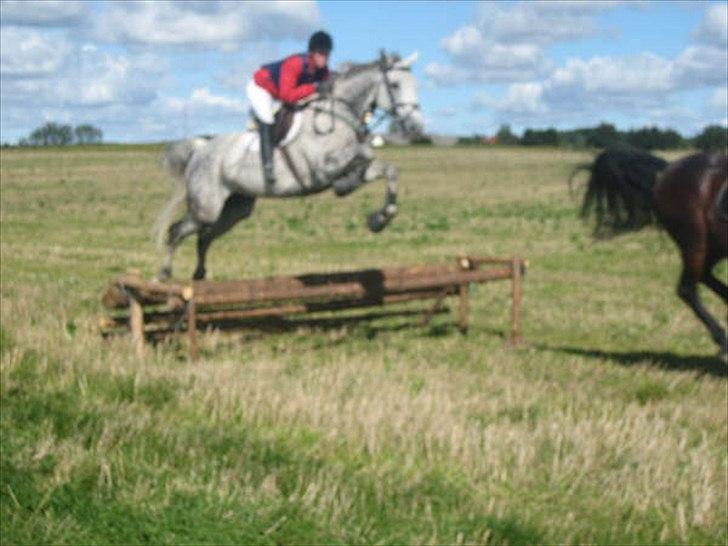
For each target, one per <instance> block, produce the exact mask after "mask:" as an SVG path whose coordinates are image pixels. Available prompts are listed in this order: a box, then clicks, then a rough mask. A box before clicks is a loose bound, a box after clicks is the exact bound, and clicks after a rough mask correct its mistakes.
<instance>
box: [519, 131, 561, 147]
mask: <svg viewBox="0 0 728 546" xmlns="http://www.w3.org/2000/svg"><path fill="white" fill-rule="evenodd" d="M521 144H523V145H525V146H558V145H559V132H558V131H557V130H556V129H554V128H553V127H550V128H548V129H526V130H525V131H524V132H523V137H522V138H521Z"/></svg>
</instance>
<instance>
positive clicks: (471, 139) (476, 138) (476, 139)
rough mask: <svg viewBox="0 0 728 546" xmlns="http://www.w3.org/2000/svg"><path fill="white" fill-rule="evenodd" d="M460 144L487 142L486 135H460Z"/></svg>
mask: <svg viewBox="0 0 728 546" xmlns="http://www.w3.org/2000/svg"><path fill="white" fill-rule="evenodd" d="M458 144H485V137H484V136H483V135H481V134H479V133H474V134H473V135H472V136H462V137H458Z"/></svg>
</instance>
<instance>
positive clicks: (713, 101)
mask: <svg viewBox="0 0 728 546" xmlns="http://www.w3.org/2000/svg"><path fill="white" fill-rule="evenodd" d="M710 106H712V107H713V108H715V109H716V110H720V111H722V112H724V113H725V112H726V111H727V110H728V87H722V88H720V89H716V90H715V91H714V92H713V95H712V96H711V97H710Z"/></svg>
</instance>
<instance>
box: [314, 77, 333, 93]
mask: <svg viewBox="0 0 728 546" xmlns="http://www.w3.org/2000/svg"><path fill="white" fill-rule="evenodd" d="M333 90H334V82H333V81H332V80H330V79H326V80H323V81H320V82H318V84H317V85H316V91H318V93H319V95H330V94H331V92H332V91H333Z"/></svg>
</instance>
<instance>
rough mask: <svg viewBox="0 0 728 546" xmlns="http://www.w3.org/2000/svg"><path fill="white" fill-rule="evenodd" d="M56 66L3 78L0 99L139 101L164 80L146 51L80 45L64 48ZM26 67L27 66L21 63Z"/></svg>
mask: <svg viewBox="0 0 728 546" xmlns="http://www.w3.org/2000/svg"><path fill="white" fill-rule="evenodd" d="M69 50H70V51H69V53H68V55H67V57H69V58H70V60H68V61H67V62H65V63H64V64H63V67H62V69H60V70H57V71H53V72H46V73H33V72H29V71H28V70H26V72H25V73H24V74H23V75H22V76H23V77H16V78H9V79H8V78H5V73H4V72H3V80H2V86H1V89H0V92H1V95H0V99H1V100H2V103H3V104H8V105H12V107H13V108H14V109H28V110H37V109H38V108H42V107H46V108H56V109H57V108H69V107H83V108H99V107H104V106H109V105H114V104H118V105H144V104H149V103H150V102H152V101H153V100H154V98H155V97H156V96H157V92H158V89H159V87H160V86H161V85H162V83H163V82H164V81H165V77H166V76H165V74H166V70H167V67H166V63H165V62H164V61H163V60H162V59H160V58H158V57H156V56H154V55H150V54H140V55H114V54H109V53H106V52H101V51H99V50H98V49H97V48H96V47H94V46H90V45H86V46H81V47H77V48H75V49H70V47H69ZM26 66H31V65H29V64H28V65H26Z"/></svg>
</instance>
